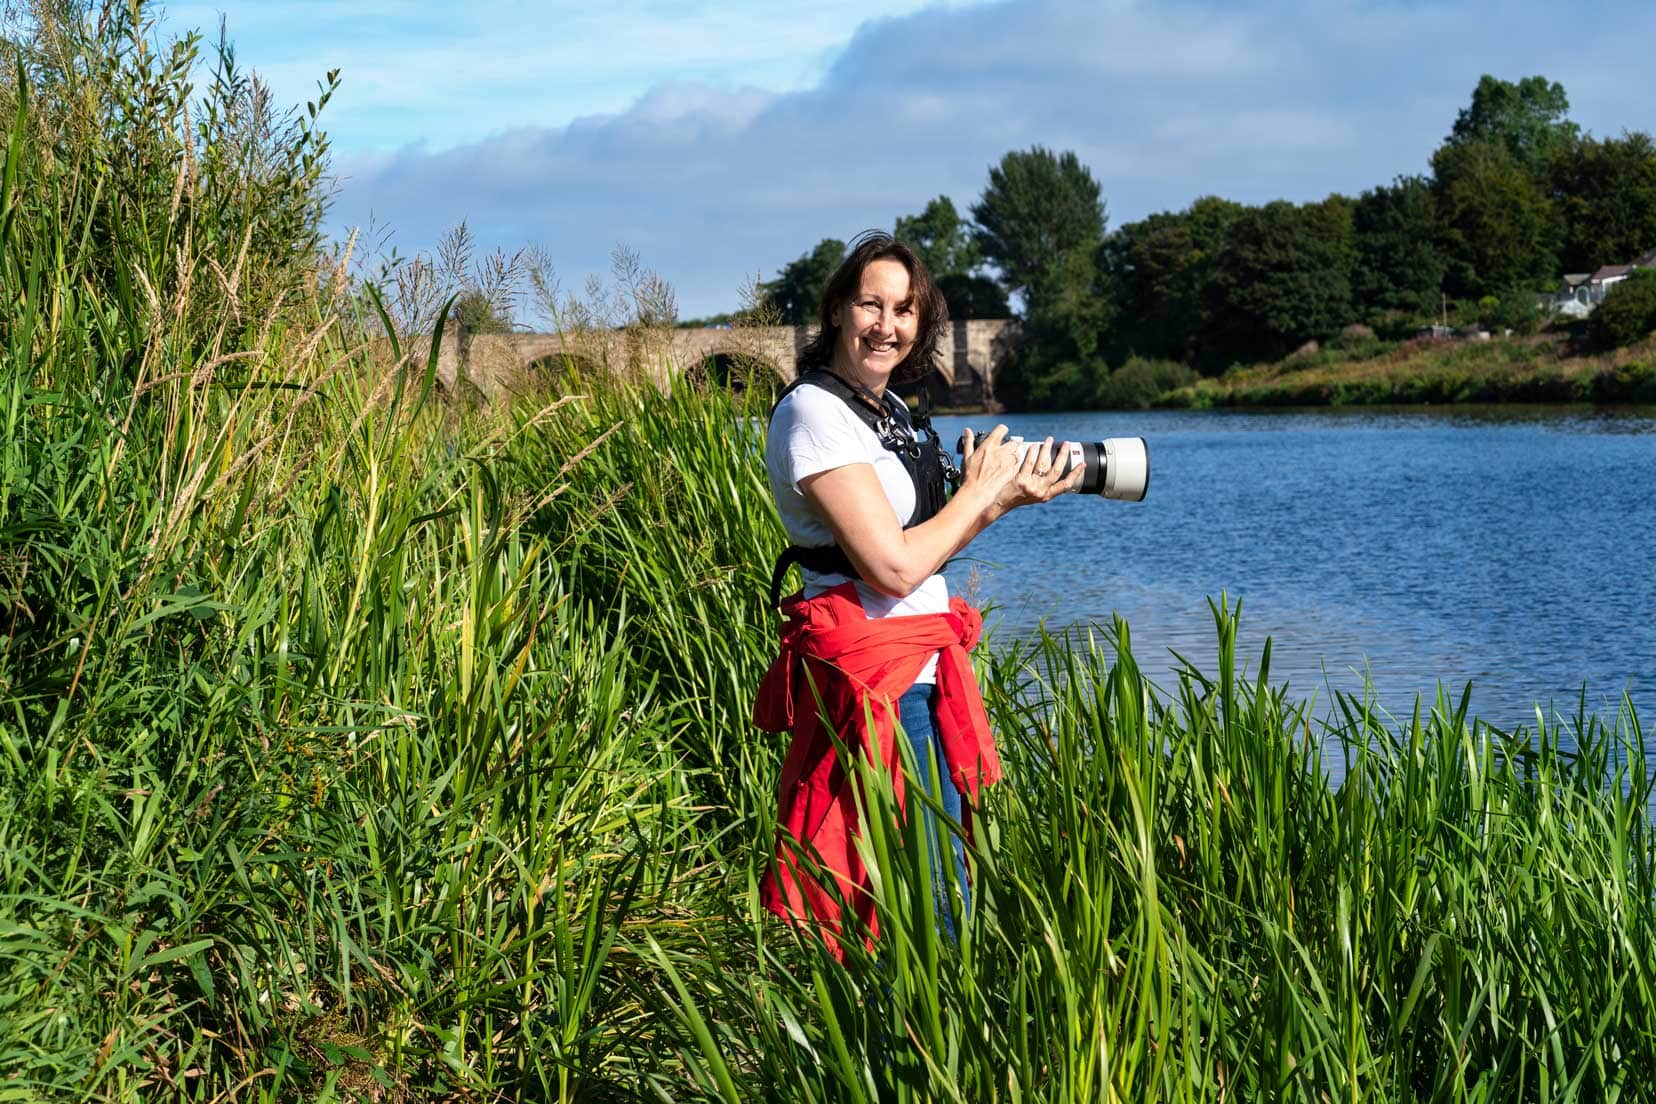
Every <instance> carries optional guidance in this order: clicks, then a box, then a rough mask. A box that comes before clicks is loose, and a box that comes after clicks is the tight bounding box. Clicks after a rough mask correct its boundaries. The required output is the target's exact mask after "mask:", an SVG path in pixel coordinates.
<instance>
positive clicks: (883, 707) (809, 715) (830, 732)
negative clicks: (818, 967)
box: [753, 583, 1001, 935]
mask: <svg viewBox="0 0 1656 1104" xmlns="http://www.w3.org/2000/svg"><path fill="white" fill-rule="evenodd" d="M782 613H783V615H784V616H785V617H786V618H787V620H786V622H785V623H784V624H783V626H782V646H781V652H780V654H778V655H777V657H776V660H775V662H773V663H772V664H771V666H770V670H769V671H767V672H766V673H765V677H764V679H763V680H762V681H761V682H760V684H759V696H758V700H757V701H756V702H755V703H754V707H753V720H754V723H755V724H757V725H758V726H759V727H760V728H762V729H765V730H766V731H769V732H783V731H789V730H791V731H792V732H793V743H792V744H791V745H790V746H789V748H788V756H787V759H786V760H785V761H784V762H783V765H782V783H781V787H780V810H779V813H778V817H777V843H776V864H775V867H774V869H773V870H772V871H771V873H770V875H769V876H768V877H767V878H766V880H765V884H764V887H763V897H764V902H765V906H766V907H767V908H769V909H770V910H771V911H772V912H775V913H777V914H778V915H780V916H783V917H786V918H789V919H794V920H803V919H807V918H809V919H814V920H816V921H817V922H819V923H821V924H822V925H823V926H824V927H825V928H827V929H828V930H829V932H830V934H831V935H832V933H837V932H838V931H839V930H840V917H839V906H838V903H837V902H836V900H835V898H834V897H833V896H832V895H831V894H830V893H829V891H828V890H827V889H826V888H825V887H824V886H823V885H822V884H820V882H819V881H818V880H817V879H816V877H813V875H812V874H811V873H810V867H809V866H806V865H803V864H802V862H801V856H814V857H815V859H816V861H817V862H818V863H819V864H820V865H821V868H822V869H823V870H825V871H828V872H832V875H833V878H834V880H835V882H837V883H838V885H837V888H838V890H839V895H840V897H841V898H843V899H844V900H845V901H846V902H848V903H850V904H851V905H852V906H853V908H854V909H855V911H856V913H857V916H858V918H859V919H861V920H862V921H863V923H864V924H866V925H867V927H868V930H869V932H870V933H871V934H872V933H874V932H876V931H877V930H878V929H877V924H876V921H875V917H874V905H873V898H872V896H871V895H870V894H869V892H868V874H867V871H866V870H865V869H864V868H863V864H862V860H861V859H860V857H859V856H858V854H857V849H856V844H855V842H854V838H853V837H854V834H855V832H856V828H857V805H856V797H855V794H854V791H853V789H852V780H851V778H850V777H849V776H848V773H847V771H846V764H844V763H842V762H841V760H840V757H839V755H838V754H836V752H835V748H834V739H835V736H836V735H838V736H839V737H840V739H841V740H843V742H844V743H845V746H846V747H847V749H849V750H851V751H859V750H860V751H861V752H862V753H863V754H866V755H868V756H870V758H871V760H873V761H875V762H878V763H879V764H880V765H881V766H883V767H884V768H885V769H886V770H887V771H889V772H890V774H891V778H892V782H893V785H894V786H895V788H896V793H897V800H898V801H899V802H901V801H902V799H903V777H902V770H901V762H902V760H901V758H900V756H899V754H898V751H897V747H896V740H895V733H896V708H897V699H898V698H899V697H901V696H902V694H903V692H904V691H905V690H907V689H908V688H909V687H910V686H912V685H913V684H914V679H915V676H916V675H918V674H919V673H920V670H921V668H923V667H924V666H925V665H926V661H927V660H928V659H930V658H931V656H932V655H933V654H934V653H936V654H937V690H938V694H937V699H936V700H937V732H938V736H939V738H940V740H941V743H942V746H943V752H944V757H945V758H946V759H947V763H945V764H940V769H944V770H947V771H949V772H950V775H951V776H952V777H953V779H954V782H955V785H956V786H957V787H958V788H959V790H960V792H961V794H962V795H963V796H964V797H965V799H966V805H967V806H969V805H970V804H975V803H976V801H977V797H978V791H979V789H980V788H981V787H983V786H986V785H988V784H990V783H992V782H996V781H998V780H999V779H1000V776H1001V768H1000V759H999V757H998V756H997V755H996V754H995V743H994V737H993V736H992V735H991V734H990V732H989V717H988V715H987V714H986V713H985V712H984V709H983V697H982V695H981V694H980V693H979V692H978V686H977V680H976V678H975V677H974V675H973V673H972V663H971V659H970V657H969V656H968V655H967V652H968V651H970V650H971V649H972V648H973V647H974V646H975V645H976V644H977V642H978V638H979V637H980V636H981V635H982V633H983V617H982V615H981V614H979V613H978V611H977V610H975V609H973V608H972V607H971V606H970V605H968V604H967V603H966V602H965V601H964V600H963V599H961V598H959V597H956V598H952V599H950V602H949V612H948V613H933V614H917V615H912V616H898V617H884V618H879V619H874V620H870V619H869V617H868V616H867V614H866V613H864V612H863V607H862V603H861V601H859V600H858V598H857V592H856V589H855V586H854V584H852V583H842V584H840V585H839V586H836V587H833V588H832V589H830V590H826V591H824V592H823V593H821V594H819V595H817V596H815V597H814V598H805V597H803V596H802V595H800V594H795V595H793V596H792V597H790V598H788V599H786V600H785V601H783V603H782ZM819 697H820V699H821V708H820V709H819V708H818V704H817V702H818V698H819ZM869 716H871V717H872V719H873V729H872V731H871V732H865V729H866V728H867V725H866V724H865V718H867V717H869ZM825 720H826V723H824V721H825ZM876 748H877V749H878V754H877V756H876V752H875V749H876ZM964 815H966V814H964V813H963V816H964Z"/></svg>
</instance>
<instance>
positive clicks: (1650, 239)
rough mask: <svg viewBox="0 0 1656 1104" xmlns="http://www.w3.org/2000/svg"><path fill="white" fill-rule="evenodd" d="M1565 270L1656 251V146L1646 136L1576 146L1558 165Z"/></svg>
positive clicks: (1555, 176) (1555, 189)
mask: <svg viewBox="0 0 1656 1104" xmlns="http://www.w3.org/2000/svg"><path fill="white" fill-rule="evenodd" d="M1552 197H1553V202H1554V203H1555V204H1557V207H1558V212H1559V215H1560V217H1561V218H1562V220H1563V223H1564V231H1563V233H1564V246H1563V251H1562V253H1561V256H1560V261H1561V263H1562V265H1563V269H1564V271H1565V272H1592V271H1593V270H1595V269H1597V268H1599V267H1600V266H1601V265H1607V264H1625V263H1626V262H1628V261H1631V260H1633V259H1634V258H1635V257H1638V256H1641V255H1642V254H1644V253H1646V252H1648V251H1649V250H1651V249H1656V144H1653V143H1652V141H1651V137H1650V135H1648V134H1645V133H1643V132H1638V131H1635V132H1633V133H1627V134H1623V135H1622V137H1620V138H1607V139H1605V140H1604V141H1596V140H1594V139H1592V138H1586V139H1583V140H1581V141H1579V142H1575V143H1572V144H1571V145H1570V146H1569V147H1568V148H1567V149H1566V150H1564V151H1563V152H1562V153H1561V154H1560V155H1559V156H1558V157H1557V158H1556V159H1555V160H1554V161H1553V171H1552Z"/></svg>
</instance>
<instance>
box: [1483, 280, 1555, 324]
mask: <svg viewBox="0 0 1656 1104" xmlns="http://www.w3.org/2000/svg"><path fill="white" fill-rule="evenodd" d="M1478 319H1479V321H1481V322H1482V323H1483V326H1484V329H1486V330H1488V331H1489V332H1490V333H1495V334H1498V333H1501V332H1503V331H1505V330H1511V331H1512V332H1513V333H1517V334H1532V333H1534V332H1535V331H1536V330H1538V329H1540V327H1541V309H1540V306H1539V304H1538V303H1537V302H1536V293H1535V292H1533V291H1530V290H1528V289H1526V288H1520V287H1515V288H1509V289H1507V290H1506V291H1503V292H1501V294H1500V295H1486V296H1484V297H1483V298H1482V299H1480V300H1478Z"/></svg>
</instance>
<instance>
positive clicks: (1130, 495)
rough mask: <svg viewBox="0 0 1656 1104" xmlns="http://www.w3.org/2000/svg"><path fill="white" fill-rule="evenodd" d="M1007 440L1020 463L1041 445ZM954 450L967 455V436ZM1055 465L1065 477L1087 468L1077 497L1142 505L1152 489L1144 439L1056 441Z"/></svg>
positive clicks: (981, 436)
mask: <svg viewBox="0 0 1656 1104" xmlns="http://www.w3.org/2000/svg"><path fill="white" fill-rule="evenodd" d="M972 436H973V439H974V440H977V441H982V440H983V439H984V437H986V436H988V435H987V434H984V433H979V432H977V431H976V430H973V431H972ZM1006 440H1007V441H1008V442H1009V443H1012V444H1016V445H1017V446H1018V459H1019V460H1022V459H1023V458H1024V457H1025V456H1027V455H1028V454H1029V450H1030V449H1032V448H1039V447H1040V442H1036V441H1025V440H1024V439H1023V438H1022V437H1008V438H1007V439H1006ZM955 451H956V452H958V453H960V454H961V455H965V453H966V435H965V434H964V433H963V434H961V435H960V440H959V441H958V442H956V444H955ZM1052 462H1053V464H1054V465H1055V466H1056V467H1058V468H1059V469H1060V473H1061V474H1063V475H1068V474H1069V473H1070V472H1071V471H1073V470H1074V469H1075V468H1077V467H1082V468H1085V469H1086V474H1085V475H1083V476H1082V477H1081V482H1080V484H1079V485H1078V486H1077V487H1076V488H1075V490H1076V493H1078V494H1094V495H1100V496H1102V497H1104V498H1113V499H1116V500H1118V501H1122V502H1142V501H1144V496H1145V495H1146V494H1147V493H1148V492H1149V490H1150V450H1149V449H1148V448H1147V447H1146V446H1145V443H1144V438H1143V437H1106V438H1105V439H1104V440H1102V441H1064V442H1061V443H1060V442H1057V441H1055V442H1053V445H1052Z"/></svg>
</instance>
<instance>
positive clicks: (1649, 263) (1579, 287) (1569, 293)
mask: <svg viewBox="0 0 1656 1104" xmlns="http://www.w3.org/2000/svg"><path fill="white" fill-rule="evenodd" d="M1636 268H1656V249H1652V250H1651V251H1650V252H1649V253H1645V254H1643V255H1642V256H1640V257H1639V258H1638V260H1635V261H1631V262H1629V263H1627V264H1613V265H1604V266H1603V267H1601V268H1600V269H1598V271H1596V272H1590V273H1589V272H1573V273H1570V274H1569V275H1566V276H1565V277H1564V279H1563V281H1562V283H1561V284H1560V285H1559V288H1558V290H1557V291H1555V292H1553V293H1552V294H1551V295H1544V296H1541V297H1540V298H1539V299H1538V300H1537V304H1536V305H1537V306H1539V307H1540V308H1541V310H1542V311H1543V312H1544V313H1545V312H1551V313H1555V314H1563V315H1567V316H1569V317H1571V318H1585V317H1586V316H1587V315H1589V314H1591V313H1593V308H1594V307H1596V306H1598V305H1599V304H1600V303H1602V302H1604V297H1605V296H1606V295H1608V294H1609V292H1610V289H1611V288H1613V287H1615V286H1616V285H1617V284H1619V283H1621V282H1622V281H1623V280H1625V279H1627V277H1628V275H1629V274H1631V273H1632V271H1633V270H1634V269H1636Z"/></svg>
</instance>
